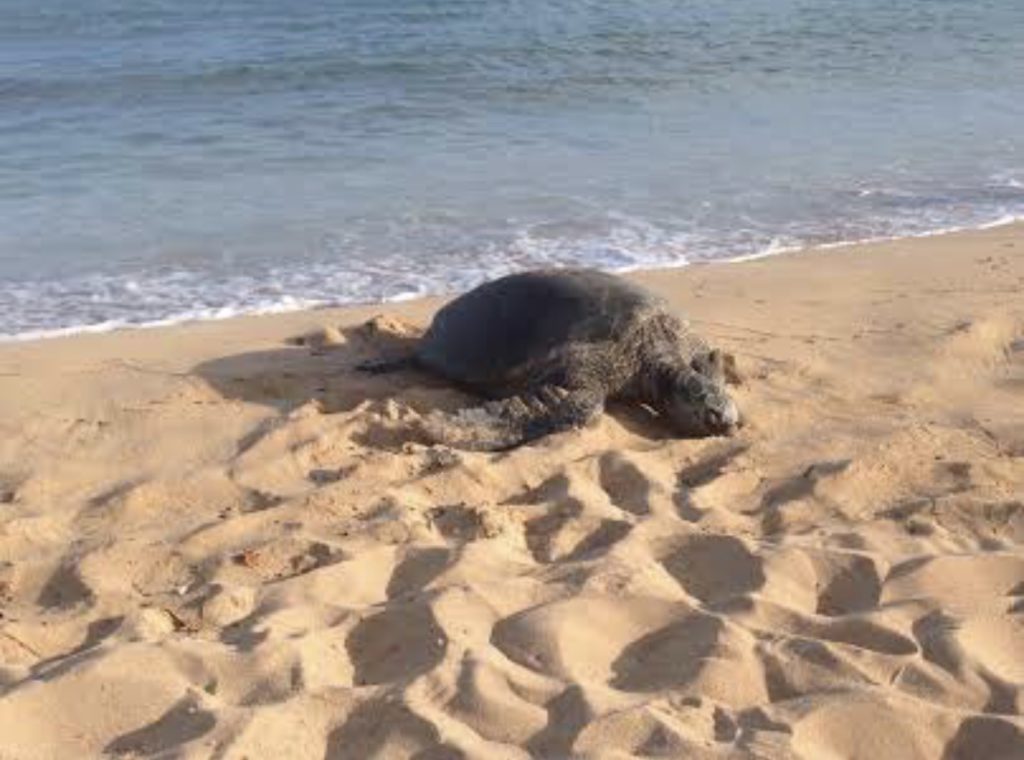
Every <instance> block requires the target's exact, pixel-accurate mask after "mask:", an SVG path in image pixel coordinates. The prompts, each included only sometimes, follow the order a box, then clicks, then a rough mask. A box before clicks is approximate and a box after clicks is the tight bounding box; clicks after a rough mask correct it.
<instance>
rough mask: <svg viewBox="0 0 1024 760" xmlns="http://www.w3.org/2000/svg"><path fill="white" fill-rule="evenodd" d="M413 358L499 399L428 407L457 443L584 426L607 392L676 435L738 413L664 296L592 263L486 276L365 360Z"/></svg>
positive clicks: (434, 429) (430, 426) (510, 441)
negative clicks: (412, 335)
mask: <svg viewBox="0 0 1024 760" xmlns="http://www.w3.org/2000/svg"><path fill="white" fill-rule="evenodd" d="M410 367H418V368H421V369H425V370H427V371H429V372H431V373H433V374H436V375H440V376H441V377H444V378H446V379H448V380H449V381H452V382H453V383H456V384H458V385H459V386H462V387H464V388H466V389H468V390H471V391H473V392H475V393H477V394H479V395H482V396H484V397H487V398H490V399H494V400H493V401H491V402H489V403H485V404H483V405H482V406H477V407H473V408H470V409H463V410H462V411H460V412H458V413H456V414H442V413H440V412H435V413H432V414H431V415H429V416H428V417H427V418H426V421H425V425H426V428H427V432H428V434H429V435H430V436H431V437H433V438H434V439H436V440H438V441H439V442H442V443H447V444H449V445H452V446H454V447H457V448H464V449H477V450H491V451H495V450H501V449H508V448H512V447H514V446H517V445H519V444H522V443H526V442H528V441H531V440H534V439H537V438H540V437H541V436H545V435H548V434H550V433H555V432H558V431H561V430H567V429H570V428H574V427H582V426H584V425H586V424H587V423H588V422H590V421H591V420H593V419H594V418H595V417H597V416H598V415H599V414H600V413H601V411H602V410H603V408H604V403H605V400H606V399H625V400H630V401H634V402H637V403H641V404H646V405H648V406H649V407H651V408H652V409H654V410H655V411H657V412H658V413H659V414H660V415H661V416H662V417H664V418H665V419H666V420H667V421H668V423H669V425H670V426H671V427H672V428H673V429H674V430H675V431H676V432H677V433H678V434H680V435H681V436H685V437H691V436H694V437H695V436H707V435H723V434H729V433H731V432H732V431H733V430H734V429H735V428H736V427H737V425H738V424H739V421H740V416H739V411H738V409H737V408H736V404H735V403H734V402H733V401H732V400H731V399H730V398H729V395H728V393H727V392H726V388H725V371H724V370H725V368H724V361H723V356H722V354H721V353H720V352H718V351H715V350H712V349H711V348H710V347H709V346H708V344H707V343H705V342H704V340H702V339H701V338H700V337H699V336H697V335H696V334H695V333H693V332H692V331H691V330H690V328H689V326H688V325H687V323H686V322H685V321H683V320H681V319H679V317H677V316H675V315H674V314H672V312H671V311H670V310H669V308H668V306H667V304H666V303H665V301H663V300H662V299H661V298H659V297H658V296H656V295H654V294H653V293H650V292H648V291H646V290H644V289H643V288H641V287H639V286H637V285H634V284H633V283H631V282H628V281H626V280H624V279H622V278H620V277H616V276H613V275H610V274H605V273H603V272H599V271H596V270H592V269H551V270H538V271H532V272H525V273H521V274H513V275H509V276H507V277H502V278H500V279H497V280H493V281H491V282H488V283H485V284H483V285H481V286H479V287H477V288H475V289H474V290H471V291H469V292H468V293H465V294H464V295H461V296H459V297H458V298H456V299H455V300H453V301H451V302H450V303H449V304H448V305H446V306H445V307H444V308H442V309H441V310H440V311H439V312H438V313H437V315H436V316H435V317H434V320H433V322H432V323H431V325H430V328H429V330H428V331H427V333H426V334H425V335H424V336H423V338H422V339H421V340H420V341H419V342H418V343H417V345H416V347H415V349H414V350H413V352H412V354H410V355H407V356H403V357H399V358H392V359H383V360H377V361H371V362H367V363H364V364H362V365H360V369H362V370H364V371H367V372H388V371H393V370H398V369H403V368H410Z"/></svg>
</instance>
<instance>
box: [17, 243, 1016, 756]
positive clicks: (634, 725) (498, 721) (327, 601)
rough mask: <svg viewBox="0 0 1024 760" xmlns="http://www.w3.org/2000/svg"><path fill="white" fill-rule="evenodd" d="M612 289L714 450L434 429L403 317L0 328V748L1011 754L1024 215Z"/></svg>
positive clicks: (583, 435)
mask: <svg viewBox="0 0 1024 760" xmlns="http://www.w3.org/2000/svg"><path fill="white" fill-rule="evenodd" d="M630 276H631V277H635V278H636V279H637V280H638V281H640V282H642V283H644V284H646V285H648V286H650V287H651V288H652V289H654V290H656V291H657V292H659V293H662V294H664V295H665V296H666V297H668V298H669V299H670V300H671V301H672V303H673V304H674V305H677V306H678V308H679V309H680V310H681V311H683V312H685V313H686V314H687V315H688V316H689V317H690V318H691V320H692V322H693V324H694V325H695V326H696V327H697V329H698V330H699V331H700V332H701V333H703V334H704V335H705V336H706V337H707V338H708V339H709V340H710V341H711V342H713V343H714V344H716V345H718V346H720V347H721V348H723V349H725V350H726V351H728V352H731V353H732V354H733V355H734V356H735V357H736V361H737V366H738V369H739V372H740V375H741V378H742V382H741V384H739V385H738V386H736V387H735V388H734V392H735V395H736V398H737V401H738V403H739V404H740V406H741V408H742V410H743V413H744V415H745V417H746V420H747V424H746V426H745V427H744V428H743V429H742V430H741V431H740V432H739V434H738V435H736V436H735V437H731V438H710V439H705V440H676V439H673V438H671V437H670V436H669V435H668V432H667V431H666V430H665V429H664V428H662V427H661V426H660V425H659V424H658V422H657V420H655V419H652V418H651V417H650V416H649V415H646V414H644V413H643V412H642V410H636V409H622V408H616V407H612V408H611V409H610V410H609V413H607V414H605V415H604V416H603V417H602V419H601V420H600V421H599V423H598V424H596V425H595V426H593V427H591V428H588V429H586V430H582V431H576V432H570V433H564V434H559V435H556V436H553V437H551V438H549V439H545V440H543V441H541V442H539V443H537V444H535V445H531V446H526V447H522V448H520V449H517V450H514V451H511V452H507V453H502V454H487V453H466V452H459V451H453V450H451V449H447V448H444V447H440V446H432V445H430V442H429V441H426V440H424V439H422V437H421V436H420V435H419V434H417V432H416V430H417V426H416V424H415V423H416V420H417V418H418V417H420V416H421V415H423V414H426V413H427V412H429V411H430V410H432V409H437V408H441V409H454V408H457V407H458V406H460V405H463V404H465V403H467V402H468V399H467V397H465V396H463V395H461V394H460V393H458V392H456V391H454V390H452V389H450V388H448V387H446V386H445V385H444V384H442V383H439V382H437V381H436V380H431V379H430V378H426V377H422V376H418V375H415V374H400V375H395V376H387V377H367V376H363V375H360V374H358V373H356V372H355V371H354V370H353V367H354V365H355V364H356V363H357V362H358V361H360V360H362V359H364V358H367V357H370V356H372V355H375V354H376V353H378V352H379V351H381V350H382V349H385V348H387V347H388V346H390V345H392V344H393V343H395V342H398V341H402V340H407V339H408V338H409V337H410V336H413V335H415V333H416V330H417V329H421V328H422V327H423V326H424V325H426V324H427V323H428V322H429V319H430V315H431V313H432V311H433V310H434V309H436V308H437V306H438V304H439V303H441V301H439V300H433V301H417V302H410V303H403V304H395V305H388V306H374V307H360V308H351V309H339V310H321V311H314V312H304V313H296V314H288V315H279V316H270V317H252V318H243V319H235V320H231V321H225V322H209V323H197V324H193V325H186V326H181V327H174V328H160V329H152V330H139V331H127V332H117V333H110V334H102V335H82V336H77V337H73V338H67V339H56V340H48V341H40V342H29V343H8V344H4V345H0V426H2V433H3V435H2V437H0V758H3V760H15V759H18V760H20V759H22V758H25V759H28V758H86V757H103V756H112V757H163V758H171V757H173V758H225V759H227V758H231V759H233V760H241V759H242V758H249V760H257V759H258V758H274V759H275V760H284V759H285V758H303V759H306V758H325V760H340V759H341V758H420V759H421V760H422V759H426V758H460V757H466V758H481V759H483V758H531V757H532V758H569V757H579V758H598V757H600V758H627V757H687V758H704V757H708V758H711V757H715V758H718V757H736V758H740V757H762V758H805V759H807V760H821V759H824V758H867V759H868V760H882V759H883V758H885V759H895V758H950V759H952V758H958V759H960V758H962V759H964V760H966V759H967V758H987V759H991V760H994V759H996V758H1004V759H1009V758H1022V757H1024V717H1022V712H1024V550H1022V546H1024V226H1022V225H1009V226H1003V227H998V228H993V229H989V230H984V231H979V232H966V233H956V234H949V235H945V236H941V237H934V238H920V239H906V240H897V241H892V242H884V243H874V244H866V245H860V246H849V247H844V248H835V249H830V250H826V251H807V252H802V253H795V254H787V255H781V256H776V257H772V258H767V259H761V260H756V261H749V262H744V263H735V264H727V265H701V266H692V267H688V268H684V269H678V270H664V271H657V272H642V273H637V274H635V275H630ZM377 315H383V316H381V317H380V318H378V319H376V321H374V322H372V323H371V324H370V325H369V326H367V325H366V324H365V323H366V322H367V320H369V319H371V318H373V317H375V316H377Z"/></svg>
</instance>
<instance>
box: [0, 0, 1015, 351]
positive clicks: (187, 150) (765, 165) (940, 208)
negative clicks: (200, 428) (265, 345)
mask: <svg viewBox="0 0 1024 760" xmlns="http://www.w3.org/2000/svg"><path fill="white" fill-rule="evenodd" d="M1022 72H1024V3H1021V2H1018V0H976V1H975V2H967V1H966V0H773V1H772V2H770V3H769V2H764V0H733V2H730V3H722V2H717V1H715V2H712V1H711V0H691V1H684V2H676V1H672V2H669V1H668V0H643V1H642V2H641V1H640V0H635V1H634V0H625V1H624V2H619V3H614V4H610V3H598V2H591V1H589V0H573V1H572V2H569V1H568V0H546V1H545V2H540V0H519V1H515V0H472V2H470V1H469V0H449V1H448V2H443V3H442V2H422V1H421V2H415V3H414V2H408V1H406V2H402V1H401V0H372V1H371V0H352V1H350V2H345V3H336V2H328V0H293V1H292V2H289V3H283V2H280V0H273V1H271V0H246V1H245V2H242V0H224V1H222V2H218V3H206V2H200V1H199V0H175V2H167V1H165V0H132V1H131V2H129V0H5V1H4V2H3V3H0V222H2V224H0V334H6V335H15V334H25V333H27V332H31V331H39V330H53V329H56V328H64V327H80V326H86V325H92V326H111V325H117V324H125V323H142V322H149V321H154V320H165V319H177V318H183V317H190V316H191V317H215V316H224V315H228V314H233V313H238V312H244V311H260V310H273V309H288V308H295V307H298V306H302V305H312V304H316V303H341V302H351V301H364V300H376V299H389V298H401V297H408V296H411V295H417V294H421V293H426V292H436V291H439V290H448V289H453V288H459V287H465V286H467V285H469V284H471V283H473V282H476V281H479V280H480V279H482V278H485V277H488V276H491V275H493V274H496V273H498V272H503V271H507V270H510V269H514V268H520V267H526V266H535V265H541V264H551V263H554V264H565V263H570V262H571V263H590V264H595V265H600V266H604V267H609V268H626V267H632V266H643V265H665V264H675V263H685V262H687V261H695V260H702V259H712V258H722V257H734V256H739V255H747V254H752V253H757V252H760V251H765V250H770V249H772V248H777V247H780V246H789V245H798V244H804V243H815V242H832V241H837V240H851V239H860V238H866V237H876V236H888V235H901V234H915V233H921V232H925V231H929V230H936V229H943V228H948V227H951V226H975V225H980V224H984V223H987V222H991V221H993V220H995V219H998V218H1005V217H1008V216H1015V215H1022V214H1024V130H1022V129H1021V124H1022V123H1024V76H1022Z"/></svg>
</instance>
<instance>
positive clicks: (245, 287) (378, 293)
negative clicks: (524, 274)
mask: <svg viewBox="0 0 1024 760" xmlns="http://www.w3.org/2000/svg"><path fill="white" fill-rule="evenodd" d="M619 221H620V222H623V224H622V226H620V227H618V228H615V229H614V230H612V231H611V234H609V235H608V236H606V237H596V236H595V237H591V238H585V239H577V240H567V239H562V238H545V237H543V236H538V235H537V234H536V232H535V231H533V232H531V231H530V230H524V231H522V232H521V234H520V235H518V236H517V237H516V239H515V240H514V241H513V242H512V244H511V245H509V246H508V247H507V248H506V249H504V250H498V249H493V248H492V249H490V250H486V251H484V252H483V253H482V254H480V255H479V256H478V257H477V258H476V260H475V265H474V266H466V267H462V268H458V269H455V270H451V271H447V272H446V271H443V270H440V271H437V272H433V273H431V272H424V273H422V274H421V275H420V276H419V281H418V282H411V280H410V277H409V276H408V274H409V273H408V272H404V273H402V274H403V275H404V276H405V277H404V279H403V282H405V283H406V285H404V286H403V287H400V288H397V289H396V288H393V287H391V288H385V287H383V285H382V281H386V280H388V279H393V278H394V277H395V276H396V275H397V273H394V274H392V273H391V272H390V271H389V270H388V268H387V267H386V266H384V267H380V268H378V269H377V270H376V271H375V275H376V277H370V276H367V273H366V272H351V271H345V270H343V269H332V268H331V267H329V266H327V265H324V264H319V265H315V266H312V267H310V268H309V269H308V270H303V271H296V272H288V271H284V270H274V272H273V274H272V275H271V276H267V277H258V276H251V277H241V276H238V275H234V276H231V277H228V278H226V279H225V280H224V281H222V282H220V283H212V284H211V283H210V282H208V281H206V280H205V278H204V277H196V276H195V275H193V274H191V273H188V272H170V273H164V274H163V275H162V277H160V278H157V279H153V280H146V279H144V278H141V277H139V276H137V275H133V276H132V277H123V278H120V279H118V278H116V277H112V278H97V277H90V278H88V279H87V281H86V282H76V283H72V284H66V285H65V286H64V289H65V290H66V292H64V293H60V292H59V291H60V288H59V287H58V286H57V284H55V283H36V284H35V285H37V286H38V288H39V289H41V291H42V293H41V294H40V292H39V291H37V290H36V288H34V287H33V284H22V285H21V286H19V289H18V298H17V299H16V300H18V301H19V302H21V303H29V302H32V301H33V299H38V298H39V297H40V295H42V297H43V298H44V299H50V300H51V301H52V304H51V308H50V310H43V311H41V312H40V314H39V316H38V318H39V319H42V320H47V319H48V320H52V321H54V322H58V325H57V326H55V327H38V328H30V329H26V330H22V331H18V332H13V333H7V334H0V343H2V342H15V341H31V340H42V339H51V338H62V337H68V336H73V335H77V334H90V333H105V332H111V331H114V330H124V329H152V328H157V327H168V326H172V325H179V324H184V323H189V322H201V321H216V320H224V319H231V318H233V317H239V316H248V315H261V314H281V313H287V312H294V311H302V310H307V309H314V308H320V307H327V306H343V305H353V304H358V303H395V302H401V301H409V300H413V299H417V298H422V297H426V296H430V295H438V294H442V293H448V292H455V291H461V290H464V289H467V288H469V287H472V286H474V285H476V284H478V283H479V282H482V281H484V280H486V279H490V278H493V277H497V276H500V275H502V274H507V273H510V272H513V271H516V270H519V269H524V268H530V267H536V266H554V267H561V266H570V265H576V264H587V265H590V266H597V267H599V268H602V269H606V270H609V271H616V272H627V271H633V270H637V269H659V268H672V267H682V266H686V265H688V264H690V263H691V262H692V261H708V262H716V263H723V264H726V263H739V262H744V261H753V260H757V259H763V258H767V257H771V256H777V255H781V254H785V253H792V252H796V251H804V250H811V249H814V250H826V251H827V250H836V249H842V248H849V247H851V246H856V245H860V244H864V243H876V242H886V241H891V240H898V239H900V238H920V237H932V236H937V235H944V234H949V233H954V232H963V231H966V230H971V229H976V230H982V229H991V228H994V227H999V226H1004V225H1008V224H1015V223H1020V222H1024V215H1021V214H1003V215H1000V216H998V217H995V218H991V219H988V220H984V221H979V222H978V223H977V224H974V225H972V226H968V225H947V226H944V227H936V228H932V229H927V230H907V231H906V232H904V233H903V234H894V235H876V236H865V237H860V238H851V239H843V240H831V241H828V242H820V241H815V242H801V241H799V240H794V239H793V238H792V237H789V236H786V237H773V238H771V239H769V240H768V242H767V243H765V244H763V245H762V246H761V247H759V248H757V249H755V250H752V251H751V252H750V253H745V254H741V255H738V256H726V255H722V254H723V253H724V252H725V251H726V250H728V243H719V245H718V246H717V247H715V246H714V242H713V241H712V240H710V239H708V238H706V237H702V236H701V235H698V234H694V233H673V234H664V233H661V232H660V231H658V230H657V229H656V228H654V227H652V226H650V225H646V224H639V223H632V224H625V222H626V221H632V220H627V219H626V218H625V217H619ZM741 237H743V236H741ZM748 237H749V236H748ZM688 252H689V254H690V255H694V252H697V255H695V256H694V258H690V257H689V256H688ZM716 253H718V255H715V254H716ZM413 279H414V278H413ZM268 283H273V284H272V286H268ZM215 286H216V287H215ZM55 288H57V290H56V291H55ZM211 288H212V290H211ZM268 288H269V289H270V290H277V291H279V292H277V293H276V294H274V295H267V294H266V291H267V290H268ZM291 289H294V290H295V291H300V290H301V291H304V292H306V293H307V295H305V296H298V295H296V294H295V293H293V292H287V291H288V290H291ZM83 293H91V296H90V299H89V300H90V301H91V302H92V304H93V305H95V304H97V303H100V304H102V303H103V302H104V298H107V299H110V300H111V304H110V308H112V309H115V310H118V311H120V312H123V314H124V315H123V316H119V317H117V318H110V319H103V320H98V321H96V322H84V323H77V324H75V323H71V324H59V321H60V319H61V316H62V312H61V309H62V308H64V309H68V308H75V307H77V308H81V300H82V294H83ZM261 293H263V295H260V294H261ZM309 293H312V295H308V294H309ZM125 294H131V296H133V297H136V298H138V302H133V301H132V299H124V296H125ZM155 294H160V295H161V296H163V300H160V301H157V302H156V303H154V302H153V299H154V298H155ZM239 294H248V295H246V297H243V298H239V297H238V296H239ZM0 295H2V292H0ZM61 295H63V296H65V298H64V299H62V298H61V297H60V296H61ZM229 296H230V297H229ZM218 297H219V298H224V299H225V303H224V305H219V306H217V305H210V306H201V307H195V306H192V307H183V308H177V309H176V308H174V305H175V304H185V303H188V302H190V301H191V302H192V303H195V301H196V300H206V301H209V300H213V299H216V298H218ZM119 298H120V299H121V301H123V302H120V301H119V300H118V299H119ZM140 303H141V304H148V306H149V308H156V309H163V310H164V312H165V313H163V314H158V315H153V316H150V317H148V318H147V317H141V318H140V317H134V316H133V312H135V313H137V312H139V311H140V309H144V308H145V307H144V306H140Z"/></svg>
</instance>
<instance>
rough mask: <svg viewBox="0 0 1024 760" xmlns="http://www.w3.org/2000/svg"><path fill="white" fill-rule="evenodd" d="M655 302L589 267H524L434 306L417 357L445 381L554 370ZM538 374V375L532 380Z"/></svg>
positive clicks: (505, 378) (492, 380)
mask: <svg viewBox="0 0 1024 760" xmlns="http://www.w3.org/2000/svg"><path fill="white" fill-rule="evenodd" d="M652 308H653V309H661V308H663V302H662V301H661V300H660V299H659V298H658V297H657V296H654V295H653V294H651V293H649V292H648V291H646V290H644V289H642V288H640V287H638V286H636V285H634V284H632V283H630V282H627V281H626V280H623V279H621V278H619V277H615V276H614V275H610V274H606V273H604V272H599V271H597V270H591V269H553V270H539V271H533V272H524V273H521V274H513V275H509V276H507V277H502V278H500V279H497V280H493V281H491V282H488V283H485V284H483V285H480V286H479V287H477V288H475V289H474V290H471V291H469V292H467V293H465V294H463V295H461V296H459V297H458V298H456V299H455V300H453V301H451V302H450V303H448V304H447V305H446V306H445V307H444V308H442V309H441V310H440V311H439V312H438V313H437V315H436V316H435V317H434V320H433V322H432V324H431V326H430V329H429V330H428V331H427V333H426V335H425V336H424V337H423V340H422V341H421V343H420V345H419V348H418V357H419V360H420V361H421V362H422V363H423V364H424V365H425V366H426V367H428V368H429V369H431V370H433V371H435V372H437V373H438V374H440V375H443V376H445V377H447V378H449V379H450V380H453V381H456V382H460V383H464V384H467V385H471V386H476V387H478V388H483V389H487V388H489V387H490V388H494V387H497V386H501V385H503V384H507V383H509V382H514V381H515V379H516V378H521V377H526V376H529V375H536V374H537V373H543V374H547V375H550V373H551V372H552V371H557V370H558V365H559V363H560V362H562V363H563V364H564V362H566V361H570V359H569V356H570V354H569V352H568V349H570V348H572V347H577V346H580V345H582V344H600V343H604V344H607V343H608V342H609V341H611V342H613V343H614V342H615V341H617V340H618V339H619V338H621V337H623V336H625V335H626V334H627V332H628V331H630V330H631V328H633V327H634V326H635V325H636V323H637V320H640V319H643V318H645V316H647V315H650V314H651V312H652ZM538 379H539V378H538Z"/></svg>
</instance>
